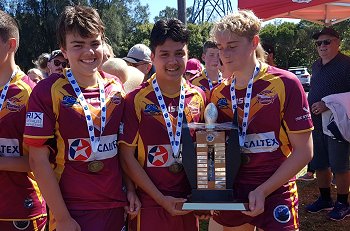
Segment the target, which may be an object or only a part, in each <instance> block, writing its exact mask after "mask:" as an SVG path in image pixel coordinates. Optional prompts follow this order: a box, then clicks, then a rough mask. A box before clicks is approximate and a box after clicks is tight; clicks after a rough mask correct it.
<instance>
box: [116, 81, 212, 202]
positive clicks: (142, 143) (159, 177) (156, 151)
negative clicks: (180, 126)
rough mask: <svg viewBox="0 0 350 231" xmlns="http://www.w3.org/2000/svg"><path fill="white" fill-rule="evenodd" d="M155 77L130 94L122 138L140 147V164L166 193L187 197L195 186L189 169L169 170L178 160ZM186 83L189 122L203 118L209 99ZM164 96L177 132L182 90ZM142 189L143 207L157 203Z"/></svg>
mask: <svg viewBox="0 0 350 231" xmlns="http://www.w3.org/2000/svg"><path fill="white" fill-rule="evenodd" d="M154 78H155V75H153V77H152V78H151V79H149V80H148V81H147V82H145V83H143V84H142V85H141V86H140V87H139V88H137V89H135V90H134V91H132V92H131V93H129V94H128V95H127V96H126V99H125V109H124V115H123V124H124V125H123V127H124V129H123V130H121V134H120V140H119V142H120V143H125V144H127V145H129V146H135V147H136V150H137V154H138V156H137V158H138V161H139V163H140V165H141V166H142V167H143V169H144V170H145V172H146V173H147V175H148V176H149V178H150V179H151V180H152V182H153V183H154V185H155V186H156V187H157V188H158V189H159V190H160V191H161V192H162V193H163V194H164V195H170V196H174V197H184V198H186V197H187V195H189V194H190V189H191V188H190V185H189V182H188V180H187V177H186V174H185V172H184V171H182V172H181V173H177V174H174V173H171V172H170V171H169V166H170V165H171V164H173V163H174V156H173V154H172V153H173V152H172V149H171V145H170V141H169V137H168V132H167V129H166V125H165V121H164V118H163V114H162V111H161V108H160V106H159V104H158V101H157V98H156V95H155V93H154V90H153V87H152V80H153V79H154ZM183 82H185V81H183ZM184 87H185V109H184V115H185V116H186V119H187V122H188V123H191V122H202V120H203V112H204V107H205V103H206V101H205V96H204V93H203V91H201V90H200V89H199V88H197V87H195V86H193V85H190V84H189V83H188V82H186V83H185V85H184ZM179 90H180V89H179ZM163 98H164V102H165V104H166V107H167V110H168V112H169V114H170V115H171V116H170V120H171V122H172V125H173V133H174V134H175V125H176V121H177V113H178V106H179V93H177V94H174V95H167V94H164V93H163ZM192 135H193V133H192ZM181 155H185V153H182V154H181ZM183 158H185V157H184V156H183ZM139 191H140V194H139V195H140V199H141V202H142V206H143V207H151V206H156V205H157V204H156V202H155V201H153V199H151V198H150V197H149V196H148V195H147V194H146V193H144V192H143V191H142V190H141V189H140V190H139Z"/></svg>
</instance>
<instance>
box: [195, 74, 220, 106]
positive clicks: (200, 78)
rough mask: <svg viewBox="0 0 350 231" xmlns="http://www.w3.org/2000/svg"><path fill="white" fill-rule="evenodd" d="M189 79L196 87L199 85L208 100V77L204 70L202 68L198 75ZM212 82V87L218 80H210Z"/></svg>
mask: <svg viewBox="0 0 350 231" xmlns="http://www.w3.org/2000/svg"><path fill="white" fill-rule="evenodd" d="M189 81H190V83H192V84H193V85H195V86H197V87H200V88H201V89H202V90H203V91H204V93H205V97H206V98H207V100H209V98H210V87H209V82H208V78H207V76H206V75H205V70H203V71H202V72H201V74H200V75H196V76H194V77H193V78H191V79H190V80H189ZM212 84H213V88H214V87H215V86H217V85H218V82H217V81H212Z"/></svg>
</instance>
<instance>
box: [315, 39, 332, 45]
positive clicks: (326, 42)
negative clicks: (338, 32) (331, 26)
mask: <svg viewBox="0 0 350 231" xmlns="http://www.w3.org/2000/svg"><path fill="white" fill-rule="evenodd" d="M331 42H332V39H325V40H319V41H316V42H315V44H316V46H318V47H319V46H321V45H322V43H323V45H329V44H331Z"/></svg>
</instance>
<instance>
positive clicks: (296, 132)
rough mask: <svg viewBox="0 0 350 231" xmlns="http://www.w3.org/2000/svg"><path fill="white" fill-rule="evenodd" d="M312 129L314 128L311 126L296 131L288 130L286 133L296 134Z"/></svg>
mask: <svg viewBox="0 0 350 231" xmlns="http://www.w3.org/2000/svg"><path fill="white" fill-rule="evenodd" d="M312 130H314V127H311V128H308V129H304V130H298V131H291V130H288V133H293V134H298V133H305V132H311V131H312Z"/></svg>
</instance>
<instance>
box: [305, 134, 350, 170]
mask: <svg viewBox="0 0 350 231" xmlns="http://www.w3.org/2000/svg"><path fill="white" fill-rule="evenodd" d="M312 138H313V144H314V157H313V159H312V161H311V163H310V166H311V168H312V169H315V170H325V169H327V168H329V167H330V168H331V170H332V172H334V173H342V172H346V171H349V170H350V165H349V158H350V144H349V143H348V142H339V141H338V140H335V139H332V138H331V137H329V136H327V135H325V134H323V132H322V131H318V130H314V131H312Z"/></svg>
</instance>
